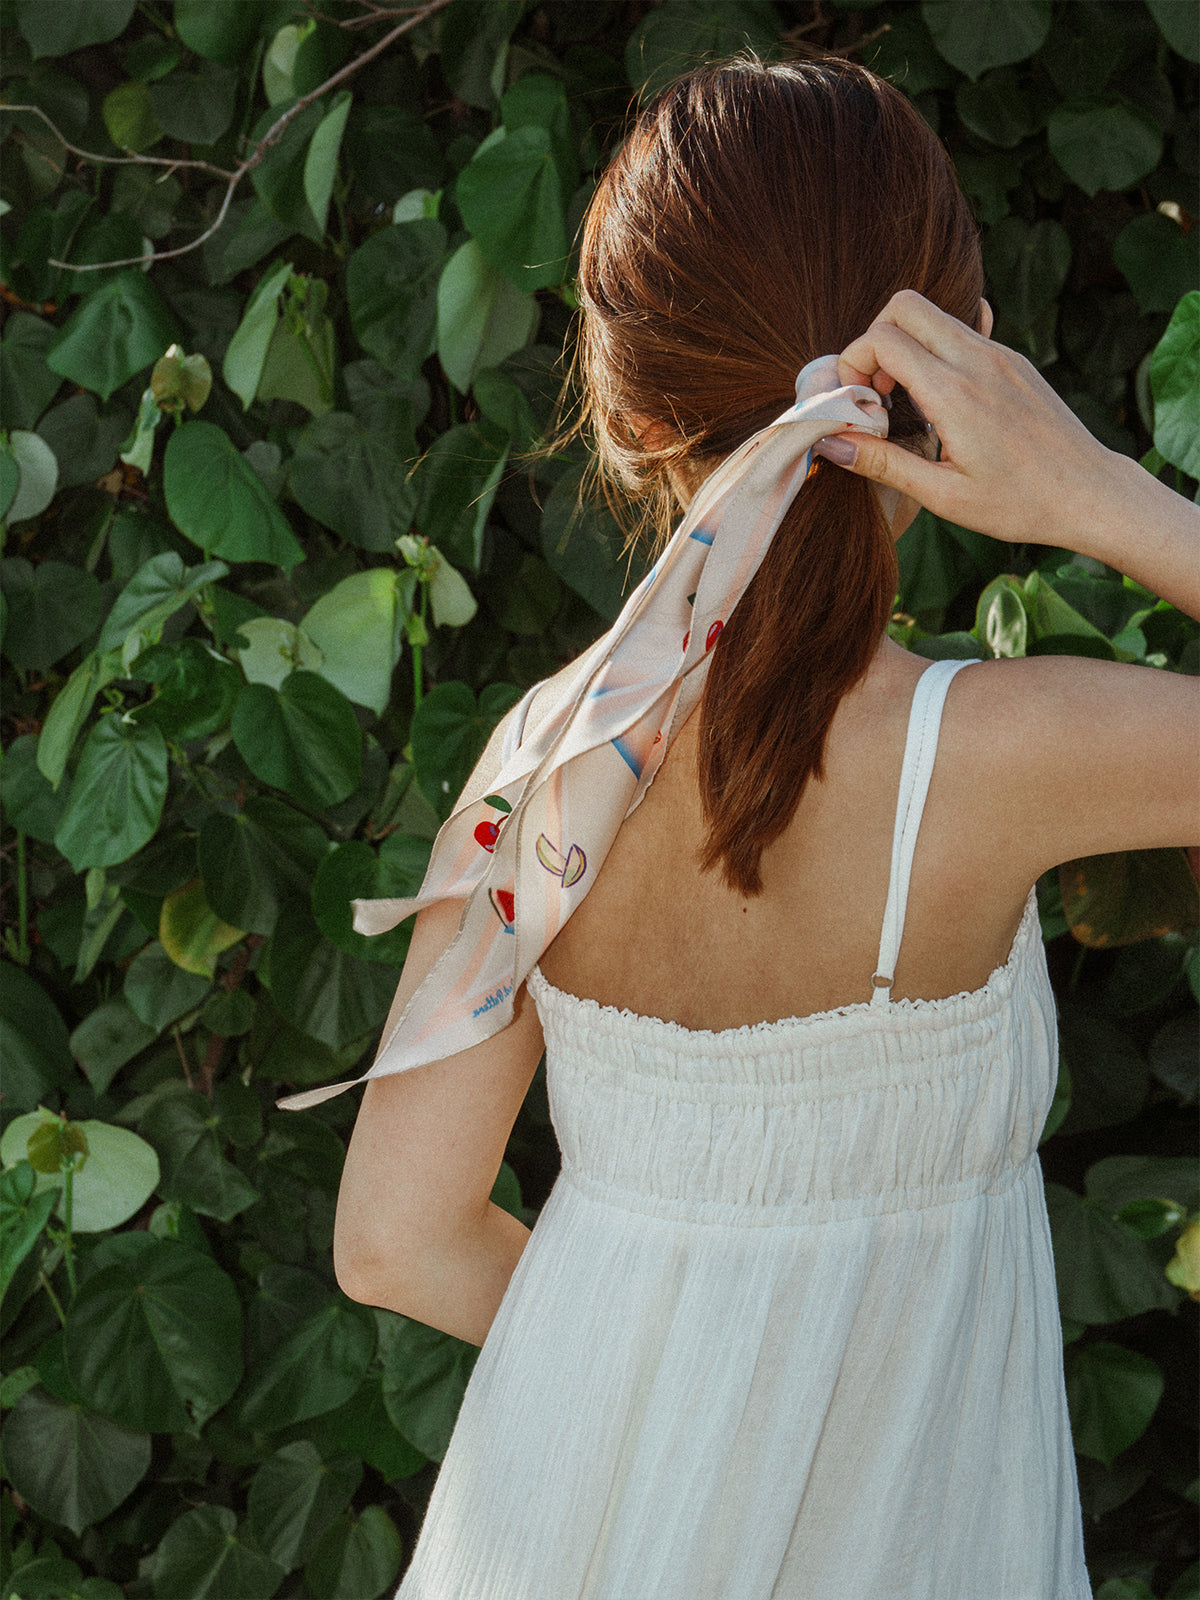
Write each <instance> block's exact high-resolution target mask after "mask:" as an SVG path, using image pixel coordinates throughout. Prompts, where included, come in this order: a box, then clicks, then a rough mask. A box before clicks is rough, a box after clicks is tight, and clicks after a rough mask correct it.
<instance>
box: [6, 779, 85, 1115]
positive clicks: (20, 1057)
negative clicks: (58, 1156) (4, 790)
mask: <svg viewBox="0 0 1200 1600" xmlns="http://www.w3.org/2000/svg"><path fill="white" fill-rule="evenodd" d="M8 760H11V756H10V757H8V758H6V762H5V764H6V766H7V762H8ZM0 972H2V973H3V987H4V1011H3V1015H0V1054H2V1055H3V1059H4V1104H5V1109H6V1110H14V1111H31V1110H32V1109H33V1107H34V1106H36V1105H37V1104H38V1103H39V1102H40V1101H41V1100H43V1099H44V1098H45V1097H46V1095H48V1094H49V1093H50V1092H51V1091H52V1090H54V1089H63V1088H65V1087H66V1086H67V1083H68V1082H69V1080H70V1078H71V1075H72V1068H73V1063H72V1060H71V1047H70V1044H69V1042H68V1038H67V1025H66V1023H65V1022H64V1021H63V1019H62V1014H61V1013H60V1011H59V1009H58V1007H57V1006H56V1005H55V1004H54V1002H53V1000H51V998H50V996H49V995H48V994H47V993H46V991H45V990H44V989H43V988H42V986H41V984H40V983H38V982H37V980H36V979H35V978H33V977H32V976H31V975H30V974H29V973H28V972H25V971H23V970H22V969H21V968H20V967H18V966H15V965H13V964H12V963H11V962H8V961H6V962H4V963H3V965H2V966H0Z"/></svg>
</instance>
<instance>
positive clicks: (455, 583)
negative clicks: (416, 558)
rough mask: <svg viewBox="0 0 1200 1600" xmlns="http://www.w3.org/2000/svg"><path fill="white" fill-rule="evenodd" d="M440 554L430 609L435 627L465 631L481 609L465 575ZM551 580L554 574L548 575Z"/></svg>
mask: <svg viewBox="0 0 1200 1600" xmlns="http://www.w3.org/2000/svg"><path fill="white" fill-rule="evenodd" d="M437 554H438V557H439V559H438V564H437V566H436V568H435V569H434V574H433V577H432V578H431V579H430V580H429V608H430V610H431V611H432V612H433V625H434V627H435V628H463V627H465V626H466V625H467V623H468V622H470V620H471V618H472V617H473V616H474V615H475V613H476V611H477V610H478V609H479V606H478V604H477V602H476V599H475V596H474V595H473V594H472V593H471V590H470V586H469V585H468V583H467V580H466V579H465V578H464V577H463V575H462V573H461V572H459V571H457V570H456V569H455V568H454V567H452V566H451V565H450V563H449V562H448V561H447V560H446V559H445V557H443V556H442V554H441V551H440V550H439V551H438V552H437ZM547 576H550V577H551V581H553V579H552V575H550V574H547Z"/></svg>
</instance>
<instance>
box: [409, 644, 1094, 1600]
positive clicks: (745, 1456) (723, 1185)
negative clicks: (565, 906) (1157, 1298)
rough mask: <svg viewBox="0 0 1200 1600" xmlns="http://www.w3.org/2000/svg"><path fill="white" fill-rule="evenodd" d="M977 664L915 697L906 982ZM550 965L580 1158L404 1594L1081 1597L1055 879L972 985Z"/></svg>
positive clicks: (560, 1095) (902, 851) (896, 935)
mask: <svg viewBox="0 0 1200 1600" xmlns="http://www.w3.org/2000/svg"><path fill="white" fill-rule="evenodd" d="M962 665H963V663H939V664H936V665H935V666H934V667H931V668H929V669H928V670H927V671H926V673H925V674H924V675H923V677H922V679H921V682H920V685H919V686H918V693H917V696H916V698H915V700H914V706H913V714H912V718H911V719H910V732H909V739H908V746H907V749H906V760H905V775H904V777H903V778H902V782H901V795H900V804H899V806H898V808H897V827H896V848H895V849H894V851H893V865H892V877H891V883H890V887H889V896H888V901H889V914H888V916H885V927H884V933H883V938H882V939H881V951H880V961H879V968H878V970H879V972H880V974H882V976H883V977H884V978H887V979H890V975H891V971H892V968H893V965H894V958H895V953H896V951H897V950H898V948H899V943H900V938H901V937H902V933H903V920H904V916H903V907H904V904H905V902H906V899H907V888H908V871H909V869H910V867H911V859H912V852H911V848H909V847H908V846H906V845H904V844H903V842H902V841H903V839H904V836H905V832H906V829H907V832H908V836H909V839H910V841H912V842H915V833H916V829H917V828H918V827H919V824H920V811H921V808H922V805H923V793H922V792H921V789H920V778H921V769H922V767H929V768H931V767H932V762H933V755H934V753H935V751H936V729H937V725H938V721H939V719H940V711H941V701H942V698H944V694H945V690H946V687H947V686H948V683H949V680H950V678H951V677H952V676H953V674H954V672H955V671H956V670H958V668H959V667H960V666H962ZM931 726H932V730H933V733H932V743H933V749H932V750H931V749H930V748H929V745H930V728H931ZM922 743H924V746H925V756H924V759H923V760H921V759H918V756H919V751H920V747H921V745H922ZM926 782H927V775H926ZM897 905H899V907H900V910H899V914H898V916H897V914H896V912H895V908H896V906H897ZM889 926H890V933H889ZM889 944H890V945H892V946H894V948H892V949H891V950H890V953H889V949H888V946H889ZM528 982H529V991H530V993H531V995H532V996H533V999H534V1001H535V1002H536V1004H537V1007H538V1011H539V1013H540V1015H541V1019H542V1025H543V1028H544V1031H545V1036H546V1061H547V1078H548V1086H549V1095H550V1107H551V1112H552V1115H553V1119H554V1127H555V1131H556V1133H557V1137H558V1141H559V1145H560V1147H561V1150H562V1172H561V1175H560V1176H559V1178H558V1180H557V1182H556V1184H555V1187H554V1189H553V1192H552V1193H551V1196H550V1198H549V1200H548V1202H547V1204H546V1206H545V1207H544V1209H543V1211H542V1213H541V1215H540V1217H539V1219H538V1222H537V1225H536V1226H535V1228H534V1230H533V1233H532V1236H531V1238H530V1240H529V1243H528V1245H527V1246H526V1248H525V1251H524V1253H523V1255H522V1257H521V1260H520V1262H519V1264H518V1266H517V1269H516V1272H515V1273H514V1275H513V1278H512V1280H511V1283H510V1285H509V1288H508V1291H507V1293H506V1295H505V1297H504V1300H503V1302H502V1304H501V1306H500V1309H499V1312H498V1314H497V1316H496V1319H495V1322H494V1324H493V1326H492V1329H491V1331H490V1333H489V1335H488V1338H487V1340H486V1342H485V1344H484V1347H483V1350H482V1352H481V1353H480V1357H479V1360H478V1362H477V1364H476V1367H475V1370H474V1373H473V1375H472V1378H471V1381H470V1384H469V1386H468V1389H467V1393H466V1396H465V1399H464V1401H463V1406H462V1410H461V1413H460V1416H459V1421H458V1425H457V1428H456V1430H455V1433H454V1436H453V1439H452V1440H451V1443H450V1447H449V1450H448V1452H447V1455H446V1458H445V1461H444V1463H443V1466H442V1468H441V1473H440V1475H439V1478H438V1482H437V1485H436V1487H435V1490H434V1494H433V1497H432V1499H431V1502H430V1505H429V1510H428V1513H427V1516H426V1519H425V1523H424V1526H423V1529H422V1533H421V1537H420V1540H419V1542H418V1545H417V1549H416V1552H415V1554H414V1558H413V1561H412V1564H411V1567H410V1569H409V1571H408V1573H407V1574H406V1576H405V1579H404V1582H403V1584H402V1585H401V1588H400V1591H399V1597H400V1600H1090V1596H1091V1588H1090V1586H1089V1583H1088V1579H1087V1574H1086V1570H1085V1567H1084V1560H1083V1542H1082V1529H1081V1520H1080V1511H1079V1501H1078V1493H1077V1488H1076V1480H1075V1466H1074V1456H1073V1453H1072V1446H1071V1435H1070V1429H1069V1425H1068V1418H1067V1408H1066V1397H1065V1391H1064V1383H1063V1366H1062V1339H1061V1330H1060V1324H1059V1316H1058V1305H1057V1297H1056V1292H1055V1281H1054V1268H1053V1261H1052V1257H1051V1249H1050V1235H1049V1228H1048V1224H1047V1219H1046V1209H1045V1202H1044V1198H1043V1192H1042V1179H1041V1173H1040V1168H1039V1165H1038V1160H1037V1144H1038V1139H1039V1136H1040V1133H1041V1129H1042V1126H1043V1123H1044V1121H1045V1118H1046V1114H1047V1112H1048V1110H1049V1107H1050V1102H1051V1099H1052V1098H1053V1094H1054V1087H1055V1082H1056V1076H1057V1033H1056V1025H1055V1011H1054V999H1053V995H1052V993H1051V990H1050V985H1049V981H1048V978H1047V973H1046V964H1045V957H1044V954H1043V946H1042V941H1041V936H1040V929H1039V924H1038V918H1037V909H1036V902H1035V899H1034V896H1033V894H1032V893H1031V894H1030V897H1029V901H1028V903H1027V905H1026V908H1025V913H1024V916H1023V919H1022V921H1021V924H1020V927H1019V929H1018V931H1017V934H1016V936H1015V939H1014V941H1013V945H1012V949H1011V953H1010V955H1009V958H1008V960H1007V962H1006V963H1005V964H1004V965H1003V966H1002V967H1000V968H998V969H997V970H996V971H995V972H994V973H993V974H992V976H991V977H990V979H989V980H988V982H987V983H986V984H985V985H984V986H983V987H982V988H980V989H977V990H974V991H972V992H970V993H966V994H960V995H955V996H952V997H949V998H946V999H938V1000H905V999H900V1000H892V999H890V995H889V994H888V993H886V992H885V990H884V986H883V985H880V987H879V988H877V990H876V994H877V996H878V994H879V993H881V992H882V993H884V1000H883V1001H882V1003H880V1002H879V1001H878V999H876V1000H874V1001H870V1002H863V1003H862V1004H856V1005H850V1006H846V1007H843V1008H841V1009H840V1010H836V1011H829V1012H823V1013H820V1014H818V1015H813V1016H807V1017H800V1018H791V1019H786V1020H784V1021H780V1022H768V1023H762V1024H759V1025H757V1026H751V1027H743V1028H733V1029H728V1030H723V1031H720V1032H699V1031H694V1030H689V1029H687V1028H684V1027H681V1026H679V1025H677V1024H675V1023H671V1022H663V1021H659V1020H656V1019H654V1018H651V1017H645V1016H639V1015H635V1014H632V1013H630V1012H627V1011H620V1010H616V1009H613V1008H611V1007H608V1006H601V1005H598V1004H596V1003H595V1002H593V1001H590V1000H581V999H578V998H575V997H573V996H571V995H568V994H565V993H563V992H561V991H559V990H557V989H555V988H554V987H553V986H552V985H551V984H550V983H548V982H547V980H546V979H545V978H544V977H543V976H542V975H541V973H540V971H538V970H535V971H534V972H533V973H532V975H531V976H530V978H529V980H528Z"/></svg>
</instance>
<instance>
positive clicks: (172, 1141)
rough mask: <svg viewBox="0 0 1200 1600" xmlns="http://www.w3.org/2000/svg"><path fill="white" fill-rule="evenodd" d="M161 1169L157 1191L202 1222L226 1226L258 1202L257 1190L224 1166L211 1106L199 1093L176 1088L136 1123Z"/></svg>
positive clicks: (222, 1137)
mask: <svg viewBox="0 0 1200 1600" xmlns="http://www.w3.org/2000/svg"><path fill="white" fill-rule="evenodd" d="M139 1126H140V1127H141V1130H142V1132H143V1134H144V1135H145V1137H146V1138H147V1139H149V1140H150V1142H151V1143H152V1144H153V1145H154V1147H155V1149H156V1150H157V1151H158V1153H159V1157H160V1158H161V1160H162V1164H163V1176H162V1181H161V1183H160V1184H159V1190H158V1192H159V1193H160V1194H161V1195H162V1197H163V1199H164V1200H179V1201H182V1203H183V1204H184V1205H188V1206H190V1207H191V1208H192V1210H193V1211H197V1212H199V1214H200V1215H201V1216H202V1217H215V1218H216V1219H217V1221H218V1222H228V1221H230V1220H231V1218H233V1217H236V1216H237V1215H238V1214H239V1212H242V1211H245V1210H246V1208H247V1206H252V1205H253V1204H254V1202H255V1201H256V1200H257V1199H258V1190H257V1189H255V1187H254V1186H253V1184H252V1183H251V1182H250V1180H249V1179H248V1178H247V1177H246V1176H245V1174H244V1173H242V1172H241V1171H240V1170H239V1169H238V1168H237V1167H235V1166H234V1165H233V1164H232V1162H229V1161H226V1159H225V1157H224V1155H223V1153H222V1152H223V1150H224V1148H225V1142H226V1139H225V1134H224V1131H223V1129H222V1127H221V1122H220V1118H219V1117H218V1116H217V1114H216V1112H215V1111H214V1109H213V1106H212V1103H211V1102H210V1101H209V1100H208V1099H207V1098H206V1097H205V1096H204V1095H202V1094H201V1093H200V1092H199V1091H198V1090H193V1089H181V1090H180V1091H179V1092H177V1093H175V1094H171V1095H164V1096H163V1097H162V1098H160V1099H158V1100H156V1101H155V1102H154V1104H152V1105H151V1106H150V1107H149V1109H148V1110H147V1112H146V1114H145V1116H144V1117H143V1118H142V1121H141V1123H140V1124H139Z"/></svg>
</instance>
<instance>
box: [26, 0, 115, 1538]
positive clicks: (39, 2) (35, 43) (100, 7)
mask: <svg viewBox="0 0 1200 1600" xmlns="http://www.w3.org/2000/svg"><path fill="white" fill-rule="evenodd" d="M134 4H135V0H71V4H70V5H62V6H57V5H51V6H48V5H45V4H43V0H17V8H16V20H17V26H18V27H19V28H20V30H21V32H22V34H23V35H24V36H25V40H26V42H27V43H28V45H29V48H30V50H31V51H32V52H33V55H34V59H35V60H36V59H37V57H39V56H66V55H71V54H72V53H73V52H74V51H76V50H86V49H87V48H88V47H89V46H90V45H94V44H108V43H109V41H110V40H112V39H115V38H116V37H117V36H118V34H122V33H124V32H125V29H126V28H127V27H128V26H129V19H130V18H131V17H132V16H133V8H134ZM75 1531H76V1532H78V1531H79V1530H78V1529H76V1530H75Z"/></svg>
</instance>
